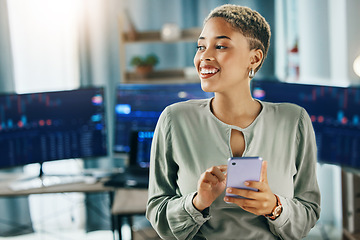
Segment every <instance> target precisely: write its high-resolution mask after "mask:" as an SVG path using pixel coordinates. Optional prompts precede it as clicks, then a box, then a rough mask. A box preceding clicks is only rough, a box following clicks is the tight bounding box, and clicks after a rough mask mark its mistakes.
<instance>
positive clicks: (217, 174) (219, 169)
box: [207, 165, 227, 182]
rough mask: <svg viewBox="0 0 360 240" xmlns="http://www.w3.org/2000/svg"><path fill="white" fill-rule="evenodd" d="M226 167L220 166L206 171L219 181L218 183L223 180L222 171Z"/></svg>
mask: <svg viewBox="0 0 360 240" xmlns="http://www.w3.org/2000/svg"><path fill="white" fill-rule="evenodd" d="M226 169H227V168H226V165H220V166H214V167H211V168H209V169H208V170H207V172H209V173H211V174H213V175H214V176H215V177H217V178H218V179H219V181H220V182H221V181H224V180H225V175H224V173H223V171H224V170H226Z"/></svg>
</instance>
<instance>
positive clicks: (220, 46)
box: [216, 45, 227, 50]
mask: <svg viewBox="0 0 360 240" xmlns="http://www.w3.org/2000/svg"><path fill="white" fill-rule="evenodd" d="M226 48H227V47H225V46H222V45H217V46H216V49H221V50H222V49H226Z"/></svg>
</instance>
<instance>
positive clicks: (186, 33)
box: [123, 28, 201, 43]
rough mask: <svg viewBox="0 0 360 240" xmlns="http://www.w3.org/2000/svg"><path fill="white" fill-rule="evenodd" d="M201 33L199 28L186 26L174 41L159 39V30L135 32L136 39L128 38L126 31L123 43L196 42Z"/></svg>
mask: <svg viewBox="0 0 360 240" xmlns="http://www.w3.org/2000/svg"><path fill="white" fill-rule="evenodd" d="M200 33H201V28H188V29H184V30H182V31H181V38H179V39H176V40H174V41H164V40H162V39H161V32H160V31H148V32H137V33H136V39H135V40H132V39H130V38H129V35H128V34H127V33H124V34H123V40H124V43H146V42H148V43H151V42H161V43H175V42H196V41H197V39H198V37H199V35H200Z"/></svg>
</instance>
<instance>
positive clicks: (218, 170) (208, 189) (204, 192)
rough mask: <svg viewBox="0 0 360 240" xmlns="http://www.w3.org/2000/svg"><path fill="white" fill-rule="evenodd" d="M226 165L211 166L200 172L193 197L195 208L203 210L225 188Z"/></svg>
mask: <svg viewBox="0 0 360 240" xmlns="http://www.w3.org/2000/svg"><path fill="white" fill-rule="evenodd" d="M226 170H227V165H219V166H213V167H211V168H209V169H207V170H206V171H205V172H204V173H203V174H201V176H200V179H199V181H198V186H197V195H195V197H194V199H193V204H194V206H195V208H196V209H197V210H199V211H203V210H204V209H205V208H207V207H210V205H211V204H212V203H213V202H214V201H215V199H216V198H217V197H219V196H220V195H221V193H223V192H224V190H225V188H226V173H224V172H226Z"/></svg>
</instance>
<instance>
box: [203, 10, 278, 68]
mask: <svg viewBox="0 0 360 240" xmlns="http://www.w3.org/2000/svg"><path fill="white" fill-rule="evenodd" d="M215 17H221V18H223V19H224V20H225V21H227V22H228V23H230V25H231V26H232V27H233V28H234V30H236V31H239V32H240V33H241V34H243V35H244V36H245V37H246V38H247V39H248V41H249V45H250V50H252V49H260V50H262V52H263V54H264V57H263V59H262V61H261V63H260V65H259V66H258V67H257V68H256V69H255V72H257V71H258V70H259V69H260V67H261V66H262V64H263V62H264V60H265V58H266V55H267V52H268V49H269V46H270V38H271V30H270V25H269V23H268V22H267V21H266V20H265V18H264V17H263V16H261V15H260V13H258V12H257V11H254V10H252V9H251V8H248V7H243V6H238V5H232V4H225V5H222V6H219V7H216V8H215V9H214V10H212V11H211V12H210V14H209V15H208V16H207V17H206V18H205V21H204V24H205V23H206V22H207V21H209V20H210V19H211V18H215Z"/></svg>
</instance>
